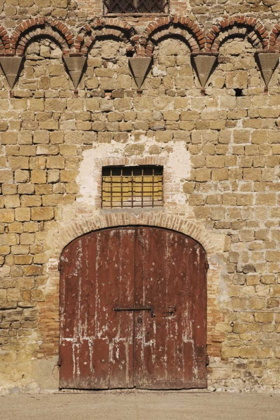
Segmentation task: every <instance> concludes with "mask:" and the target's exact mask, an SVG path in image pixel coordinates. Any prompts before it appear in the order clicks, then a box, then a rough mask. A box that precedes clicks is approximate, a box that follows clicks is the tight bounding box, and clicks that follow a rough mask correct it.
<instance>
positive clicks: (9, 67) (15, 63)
mask: <svg viewBox="0 0 280 420" xmlns="http://www.w3.org/2000/svg"><path fill="white" fill-rule="evenodd" d="M22 61H23V57H8V56H7V57H0V64H1V67H2V70H3V72H4V74H5V77H6V79H7V82H8V84H9V86H10V88H11V89H13V87H14V85H15V83H16V80H17V78H18V75H19V72H20V67H21V64H22Z"/></svg>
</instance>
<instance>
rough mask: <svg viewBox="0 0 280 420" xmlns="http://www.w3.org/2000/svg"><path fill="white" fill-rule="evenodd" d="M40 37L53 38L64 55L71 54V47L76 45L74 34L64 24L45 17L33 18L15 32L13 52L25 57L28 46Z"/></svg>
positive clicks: (11, 42)
mask: <svg viewBox="0 0 280 420" xmlns="http://www.w3.org/2000/svg"><path fill="white" fill-rule="evenodd" d="M38 37H49V38H52V39H53V40H54V41H55V42H56V43H58V45H59V46H60V48H61V49H62V51H63V54H64V55H67V54H68V53H69V50H70V48H71V45H72V44H74V34H73V33H72V32H71V31H70V30H69V29H68V28H67V26H66V25H64V23H62V22H60V21H58V20H52V19H45V18H44V17H40V18H35V19H33V18H32V19H29V20H26V21H24V22H22V23H21V24H20V25H19V26H17V27H16V29H15V30H14V32H13V34H12V36H11V40H10V50H11V52H12V53H14V54H16V55H18V56H23V55H24V53H25V50H26V48H27V45H28V44H29V43H30V42H31V41H32V40H33V39H36V38H38Z"/></svg>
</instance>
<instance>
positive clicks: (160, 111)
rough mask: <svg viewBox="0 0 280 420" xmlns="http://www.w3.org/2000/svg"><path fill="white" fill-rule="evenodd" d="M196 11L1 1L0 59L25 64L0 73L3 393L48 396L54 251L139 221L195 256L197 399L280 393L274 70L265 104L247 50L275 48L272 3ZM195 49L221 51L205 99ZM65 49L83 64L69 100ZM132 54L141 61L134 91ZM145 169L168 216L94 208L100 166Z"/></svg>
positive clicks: (182, 4)
mask: <svg viewBox="0 0 280 420" xmlns="http://www.w3.org/2000/svg"><path fill="white" fill-rule="evenodd" d="M208 3H209V5H207V6H206V5H205V4H204V2H202V1H200V0H199V1H198V0H189V1H177V2H174V3H173V2H171V12H172V13H174V14H175V13H177V14H178V15H179V17H178V18H176V17H175V18H174V17H173V18H172V19H171V18H170V17H166V18H165V19H166V20H162V19H160V20H159V21H157V20H156V19H157V18H156V17H153V19H151V18H149V17H147V16H146V17H131V18H129V17H127V18H125V19H124V18H122V19H121V18H120V17H114V18H110V19H109V18H105V19H103V18H102V19H101V20H98V19H94V20H93V21H90V18H91V17H95V16H96V14H100V13H101V2H97V1H87V2H78V4H76V2H70V1H69V2H67V1H65V2H63V1H61V0H59V1H56V0H35V1H33V0H14V1H6V2H2V3H1V4H3V6H2V5H1V6H0V7H2V12H1V15H0V17H1V19H2V20H1V24H2V25H3V27H2V29H1V32H0V37H1V39H2V44H1V43H0V49H1V51H2V54H4V52H5V54H6V55H11V56H18V57H20V56H24V57H25V61H24V63H23V66H22V67H23V68H22V69H20V70H19V78H18V80H17V81H16V83H15V86H14V87H13V89H12V93H10V88H9V85H8V84H7V81H6V78H5V76H4V74H1V76H0V109H1V121H0V130H1V151H0V152H1V155H0V163H1V170H0V181H1V183H2V186H1V195H0V207H1V209H0V220H1V222H2V223H1V231H0V232H1V236H0V263H1V267H0V274H1V280H0V361H1V363H0V388H1V389H15V388H16V389H22V390H33V391H34V390H39V389H41V390H45V389H57V387H58V382H57V375H58V369H59V368H58V366H57V363H58V339H59V270H58V269H59V267H58V263H59V255H60V252H61V250H62V249H63V246H65V245H66V244H67V243H69V242H70V241H71V240H72V239H74V238H75V237H77V236H79V235H81V234H83V233H85V232H89V231H91V230H94V229H98V228H101V227H107V226H118V225H129V224H137V223H140V224H141V223H143V224H147V225H154V226H164V227H169V228H172V229H175V230H179V231H182V232H184V233H186V234H188V235H190V236H192V237H194V238H195V239H197V240H199V241H200V242H201V243H202V245H203V246H204V247H205V249H206V251H207V256H208V260H209V264H210V268H209V272H208V278H207V279H208V355H209V362H210V364H209V367H208V383H209V389H210V390H214V389H217V390H229V391H252V390H255V391H262V392H271V391H275V392H279V390H280V382H279V377H280V376H279V373H280V351H279V349H280V346H279V344H280V340H279V335H280V278H279V258H280V245H279V242H280V234H279V217H280V210H279V190H280V187H279V162H280V134H279V121H280V120H279V114H280V99H279V98H278V95H279V92H280V87H279V68H277V69H276V71H275V72H274V74H273V76H272V79H271V81H270V85H269V92H268V93H265V92H264V81H263V79H262V76H261V73H260V70H259V68H258V65H257V62H256V60H255V57H254V53H255V52H256V51H257V50H271V51H276V52H277V51H278V48H279V47H278V34H279V32H278V30H279V29H280V27H279V28H278V26H277V19H278V17H279V16H278V14H279V13H278V12H280V10H279V9H280V8H279V4H278V2H277V1H273V0H263V1H260V0H256V1H254V0H250V1H241V0H240V1H239V0H235V1H223V2H221V1H215V0H213V1H209V2H208ZM210 13H211V15H210ZM237 13H238V14H240V13H242V15H238V16H235V15H234V14H237ZM225 14H230V15H231V16H230V19H228V18H225ZM30 15H32V16H34V19H30V20H28V22H26V23H23V22H24V21H25V19H26V18H29V17H30ZM40 16H41V18H40ZM42 16H47V20H43V19H42ZM182 16H187V18H186V19H183V18H182ZM154 19H155V21H156V22H157V23H153V24H151V22H152V21H154ZM180 19H181V20H180ZM149 25H150V26H149ZM145 28H148V29H146V30H145ZM96 35H97V36H96ZM191 51H192V52H195V51H196V52H197V51H198V52H200V51H208V53H209V52H212V53H213V52H214V53H217V52H219V56H218V62H217V66H216V68H215V69H214V72H213V74H212V75H211V77H210V79H209V82H208V84H207V86H206V91H205V94H204V95H203V94H202V92H201V86H200V83H199V80H198V78H197V75H196V73H195V71H194V70H193V65H192V59H191ZM71 52H72V53H77V52H78V53H81V54H83V55H85V56H87V67H86V69H85V71H84V73H83V76H82V79H81V82H80V84H79V87H78V90H77V92H74V88H73V83H72V81H71V78H70V76H69V74H68V72H67V71H66V69H65V65H64V62H63V60H62V56H69V54H70V53H71ZM133 55H138V56H152V57H153V63H152V66H151V69H150V71H149V72H148V75H147V77H146V80H145V82H144V84H143V86H142V88H141V91H138V90H137V87H136V85H135V81H134V79H133V77H132V75H131V72H130V69H129V66H128V60H129V58H130V57H131V56H133ZM143 163H152V164H157V163H160V164H163V165H164V167H165V169H166V171H165V191H164V192H165V205H164V207H163V208H161V209H158V210H156V209H149V210H148V211H146V210H145V211H144V210H138V211H136V210H133V209H131V210H127V212H126V213H123V212H122V210H115V211H109V210H106V211H105V210H102V209H101V206H100V177H101V168H102V165H106V164H128V165H130V164H143Z"/></svg>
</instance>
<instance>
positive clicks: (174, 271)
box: [60, 227, 206, 389]
mask: <svg viewBox="0 0 280 420" xmlns="http://www.w3.org/2000/svg"><path fill="white" fill-rule="evenodd" d="M60 360H61V367H60V387H61V388H81V389H107V388H130V387H137V388H148V389H183V388H194V387H196V388H201V387H205V386H206V255H205V252H204V250H203V248H202V247H201V245H200V244H198V243H197V242H196V241H194V240H193V239H191V238H189V237H187V236H185V235H183V234H180V233H177V232H173V231H170V230H166V229H161V228H152V227H128V228H112V229H106V230H101V231H96V232H92V233H89V234H87V235H84V236H82V237H80V238H78V239H76V240H75V241H73V242H72V243H70V244H69V245H68V246H67V247H66V248H65V250H64V251H63V253H62V257H61V337H60Z"/></svg>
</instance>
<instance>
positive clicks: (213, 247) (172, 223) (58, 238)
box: [51, 212, 224, 261]
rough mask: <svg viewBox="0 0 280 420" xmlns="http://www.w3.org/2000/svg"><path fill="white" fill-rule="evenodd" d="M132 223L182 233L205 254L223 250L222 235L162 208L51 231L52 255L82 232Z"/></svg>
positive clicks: (87, 221)
mask: <svg viewBox="0 0 280 420" xmlns="http://www.w3.org/2000/svg"><path fill="white" fill-rule="evenodd" d="M135 225H145V226H153V227H161V228H166V229H171V230H174V231H177V232H180V233H183V234H185V235H187V236H190V237H191V238H193V239H195V240H196V241H197V242H199V243H200V244H201V245H202V246H203V248H204V249H205V251H206V253H207V255H211V254H215V253H217V252H223V248H224V243H223V238H222V236H221V235H217V234H213V233H211V234H209V232H208V231H207V230H206V229H205V227H204V226H203V225H202V224H200V223H198V222H195V221H192V220H186V219H185V218H183V217H180V216H175V215H168V214H164V213H162V212H157V213H148V212H145V213H140V214H138V215H135V214H131V213H128V212H127V213H115V214H108V215H100V216H96V217H91V218H88V219H82V220H78V221H75V222H73V223H70V224H67V226H64V227H62V228H61V229H58V230H57V231H56V232H55V233H54V235H53V241H52V245H53V247H52V250H51V252H52V256H51V259H53V261H54V260H56V261H58V259H59V258H60V255H61V252H62V251H63V249H64V248H65V246H66V245H68V244H69V243H70V242H72V241H73V240H74V239H76V238H77V237H79V236H82V235H84V234H85V233H89V232H91V231H94V230H100V229H105V228H110V227H117V226H135Z"/></svg>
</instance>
